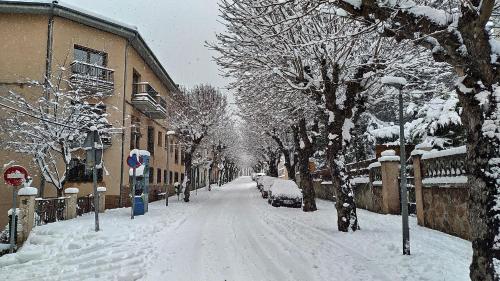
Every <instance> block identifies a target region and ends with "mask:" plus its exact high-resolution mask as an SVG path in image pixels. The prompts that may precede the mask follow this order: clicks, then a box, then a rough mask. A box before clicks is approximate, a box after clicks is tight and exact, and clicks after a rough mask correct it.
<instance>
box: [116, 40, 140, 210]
mask: <svg viewBox="0 0 500 281" xmlns="http://www.w3.org/2000/svg"><path fill="white" fill-rule="evenodd" d="M136 38H137V32H136V33H134V37H133V38H132V39H129V40H127V45H126V46H125V56H124V57H125V71H124V72H123V102H122V147H121V158H120V159H121V166H120V196H119V203H118V204H119V206H120V208H123V205H124V204H123V203H124V202H123V199H122V192H123V173H124V171H125V164H124V160H123V157H124V156H125V118H126V116H127V114H126V110H125V106H126V100H127V73H128V72H127V67H128V49H129V48H130V45H131V44H132V42H133V41H134V40H136ZM127 175H128V172H127ZM132 196H134V195H132ZM132 199H133V198H132Z"/></svg>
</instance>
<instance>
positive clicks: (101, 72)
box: [70, 61, 114, 91]
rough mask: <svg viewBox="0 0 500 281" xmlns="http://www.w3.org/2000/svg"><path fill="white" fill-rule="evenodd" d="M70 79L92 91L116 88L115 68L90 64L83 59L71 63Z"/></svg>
mask: <svg viewBox="0 0 500 281" xmlns="http://www.w3.org/2000/svg"><path fill="white" fill-rule="evenodd" d="M71 71H72V72H73V75H71V78H70V81H71V83H73V84H74V85H78V86H80V87H82V88H84V89H87V90H91V91H113V89H114V78H113V75H114V70H112V69H109V68H106V67H103V66H99V65H95V64H89V63H86V62H82V61H74V62H72V63H71Z"/></svg>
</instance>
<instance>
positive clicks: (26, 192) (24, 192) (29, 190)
mask: <svg viewBox="0 0 500 281" xmlns="http://www.w3.org/2000/svg"><path fill="white" fill-rule="evenodd" d="M37 194H38V189H37V188H36V187H23V188H21V189H19V191H18V192H17V195H19V196H35V195H37Z"/></svg>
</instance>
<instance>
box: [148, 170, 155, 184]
mask: <svg viewBox="0 0 500 281" xmlns="http://www.w3.org/2000/svg"><path fill="white" fill-rule="evenodd" d="M154 174H155V169H154V168H149V183H154V179H153V178H154V176H155V175H154Z"/></svg>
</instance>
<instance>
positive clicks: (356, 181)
mask: <svg viewBox="0 0 500 281" xmlns="http://www.w3.org/2000/svg"><path fill="white" fill-rule="evenodd" d="M369 182H370V178H369V177H357V178H353V179H351V183H353V184H361V183H369Z"/></svg>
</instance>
